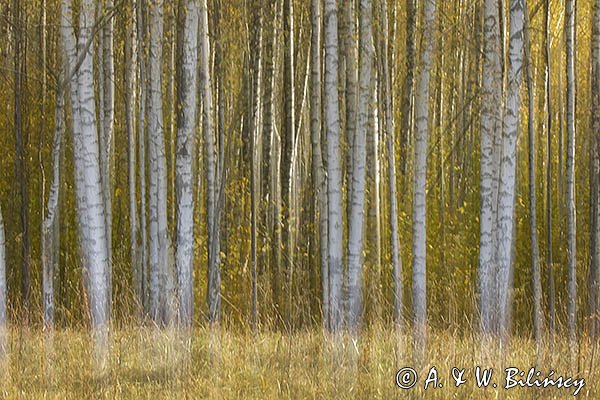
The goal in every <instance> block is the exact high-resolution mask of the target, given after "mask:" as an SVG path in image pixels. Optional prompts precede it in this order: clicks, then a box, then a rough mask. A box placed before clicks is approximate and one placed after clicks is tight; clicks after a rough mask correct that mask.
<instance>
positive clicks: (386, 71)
mask: <svg viewBox="0 0 600 400" xmlns="http://www.w3.org/2000/svg"><path fill="white" fill-rule="evenodd" d="M381 16H382V26H383V32H382V36H383V39H384V41H385V43H386V46H384V51H385V52H387V48H388V46H389V39H388V37H389V28H388V12H387V2H385V1H384V2H381ZM381 57H382V58H383V87H384V96H383V100H384V102H383V108H384V111H385V121H384V122H383V123H384V124H385V125H384V127H385V129H384V131H385V142H386V146H387V157H388V179H389V181H388V194H389V212H390V215H389V221H390V229H391V236H390V240H391V249H392V254H391V255H392V279H393V283H394V321H395V322H396V325H397V326H398V327H400V328H402V324H403V318H404V315H403V311H402V309H403V304H402V302H403V295H402V292H403V290H404V288H403V281H402V258H401V256H400V237H399V229H398V194H397V189H396V160H395V157H396V150H395V144H394V132H395V130H394V115H393V110H392V85H391V82H390V80H391V79H390V75H391V71H390V67H389V61H388V57H387V54H383V55H382V56H381Z"/></svg>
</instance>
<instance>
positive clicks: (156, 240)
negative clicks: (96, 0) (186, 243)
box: [148, 0, 175, 324]
mask: <svg viewBox="0 0 600 400" xmlns="http://www.w3.org/2000/svg"><path fill="white" fill-rule="evenodd" d="M149 6H150V10H149V11H150V12H149V14H150V21H149V22H150V26H149V28H150V51H149V93H148V143H149V149H148V150H149V160H148V166H149V170H150V171H149V182H150V186H149V203H148V205H149V211H150V215H149V221H150V259H149V267H150V317H151V318H152V320H153V321H155V322H157V323H159V324H168V323H171V322H173V317H174V307H175V298H174V297H175V293H174V292H175V276H174V275H175V271H174V259H173V257H174V255H173V249H172V247H171V240H170V238H169V232H168V230H167V166H166V154H165V153H166V150H165V138H164V130H163V112H162V96H161V91H162V74H161V65H162V44H163V40H162V37H163V1H162V0H154V1H153V2H152V3H151V4H150V5H149Z"/></svg>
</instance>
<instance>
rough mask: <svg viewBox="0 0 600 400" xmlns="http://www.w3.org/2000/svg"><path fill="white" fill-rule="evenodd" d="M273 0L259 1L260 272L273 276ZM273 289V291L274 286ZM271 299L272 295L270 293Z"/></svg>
mask: <svg viewBox="0 0 600 400" xmlns="http://www.w3.org/2000/svg"><path fill="white" fill-rule="evenodd" d="M275 3H276V1H275V0H262V3H261V10H262V13H263V15H262V20H263V32H264V35H263V43H264V45H263V46H262V48H263V56H262V59H263V70H264V77H263V79H262V80H261V82H262V85H263V88H262V89H261V93H262V104H261V107H262V113H263V114H262V137H263V139H262V146H263V147H262V155H263V157H262V166H261V168H262V171H261V172H262V177H263V183H262V196H263V197H262V204H263V216H262V219H263V230H264V232H265V234H264V237H263V246H262V248H263V251H262V259H263V263H264V267H262V268H261V269H262V270H265V271H270V273H271V274H272V276H273V271H274V269H275V268H274V267H273V259H274V258H273V256H274V253H275V249H274V248H273V244H274V242H273V239H274V236H275V233H274V227H273V195H274V191H273V188H272V187H271V169H272V168H273V165H272V162H271V160H272V159H273V155H272V151H273V149H272V147H271V142H272V140H273V87H274V70H273V64H274V60H273V57H274V51H273V48H274V47H275V46H274V43H275V40H276V38H277V35H276V33H275V32H274V30H275V26H276V23H275V16H274V9H275ZM272 289H275V287H274V286H273V287H272ZM272 295H273V299H274V298H275V293H274V292H273V293H272Z"/></svg>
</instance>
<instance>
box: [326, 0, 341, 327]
mask: <svg viewBox="0 0 600 400" xmlns="http://www.w3.org/2000/svg"><path fill="white" fill-rule="evenodd" d="M324 17H325V28H324V29H325V36H324V43H325V127H326V132H327V201H328V202H327V207H328V208H327V214H328V216H327V219H328V225H327V230H328V248H329V300H330V305H329V316H330V329H331V332H333V333H339V332H340V330H341V328H342V323H343V319H342V313H343V308H342V274H343V268H342V262H343V260H342V254H343V247H342V246H343V245H342V229H343V225H342V223H343V219H342V173H341V172H342V170H341V151H340V107H339V102H338V96H337V93H338V9H337V2H336V0H325V10H324Z"/></svg>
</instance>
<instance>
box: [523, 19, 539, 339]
mask: <svg viewBox="0 0 600 400" xmlns="http://www.w3.org/2000/svg"><path fill="white" fill-rule="evenodd" d="M524 13H525V21H524V22H525V25H524V35H523V37H524V40H525V48H524V50H525V52H524V53H525V74H526V78H527V94H528V102H527V105H528V110H529V112H528V117H527V132H528V135H527V138H528V140H527V142H528V145H529V151H528V161H529V168H528V175H529V214H530V215H529V226H530V230H531V234H530V237H531V272H532V274H531V276H532V282H531V283H532V285H531V286H532V289H533V331H534V335H535V340H536V343H537V344H538V345H540V344H541V340H542V278H541V273H540V260H539V258H540V250H539V246H538V234H537V209H536V202H537V201H536V182H535V176H536V173H535V169H536V168H535V153H536V145H535V104H534V82H533V77H532V75H533V74H532V71H531V69H532V65H531V43H530V39H529V37H530V35H529V31H530V29H529V26H530V25H529V11H528V10H527V7H525V8H524Z"/></svg>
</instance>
